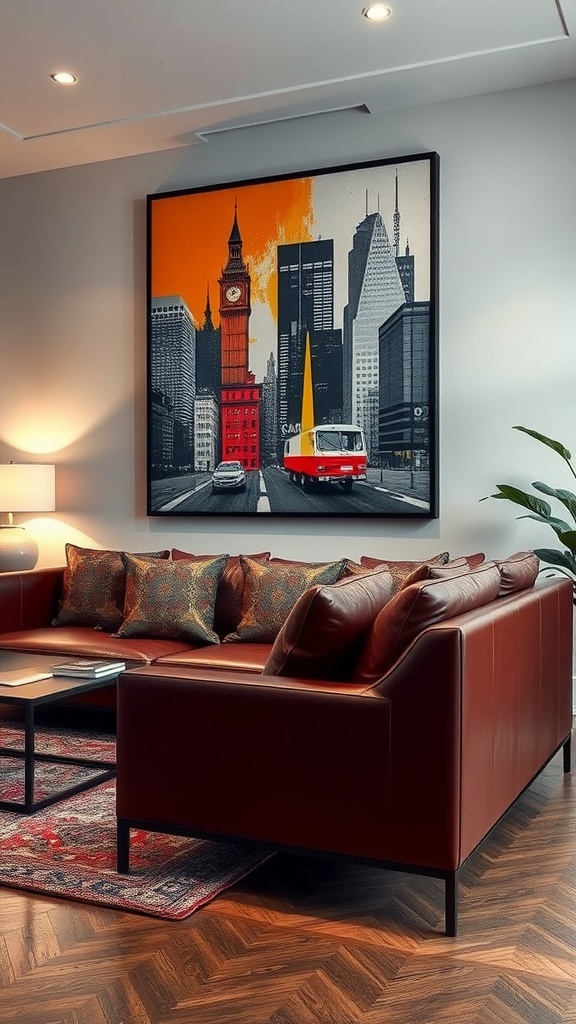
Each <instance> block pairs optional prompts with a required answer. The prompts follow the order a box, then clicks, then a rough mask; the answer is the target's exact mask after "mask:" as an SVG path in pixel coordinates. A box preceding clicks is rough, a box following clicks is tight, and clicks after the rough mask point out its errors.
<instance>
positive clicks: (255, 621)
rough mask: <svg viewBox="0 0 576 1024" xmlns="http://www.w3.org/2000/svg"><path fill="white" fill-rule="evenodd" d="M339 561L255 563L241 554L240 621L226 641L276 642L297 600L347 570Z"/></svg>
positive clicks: (341, 561) (342, 562)
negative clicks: (312, 587)
mask: <svg viewBox="0 0 576 1024" xmlns="http://www.w3.org/2000/svg"><path fill="white" fill-rule="evenodd" d="M346 561H347V559H345V558H342V559H340V561H338V562H307V563H302V562H280V561H277V562H255V561H253V560H252V559H251V558H247V557H246V556H245V555H240V564H241V565H242V572H243V573H244V589H243V591H242V610H241V614H240V621H239V623H238V626H237V628H236V630H235V631H234V632H233V633H228V635H227V636H225V637H224V643H233V642H235V641H236V642H237V641H242V642H244V643H261V644H265V643H270V644H271V643H274V640H275V639H276V636H277V635H278V633H279V632H280V629H281V628H282V626H283V625H284V622H285V620H286V619H287V618H288V615H289V614H290V612H291V610H292V608H293V607H294V605H295V604H296V601H297V600H298V598H299V597H301V595H302V594H303V593H304V591H305V590H307V589H308V587H311V586H313V585H314V584H315V583H336V580H338V579H340V577H341V576H343V575H344V573H345V571H346Z"/></svg>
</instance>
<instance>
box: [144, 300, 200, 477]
mask: <svg viewBox="0 0 576 1024" xmlns="http://www.w3.org/2000/svg"><path fill="white" fill-rule="evenodd" d="M195 344H196V331H195V327H194V321H193V319H192V314H191V313H190V310H189V309H188V307H187V305H186V303H185V302H184V300H183V299H182V298H181V297H180V296H179V295H164V296H160V297H157V298H153V299H152V300H151V304H150V391H151V394H152V398H153V403H152V413H153V415H152V449H153V453H154V459H153V461H154V463H155V465H157V466H158V470H159V472H161V473H162V472H169V471H171V470H182V469H189V468H190V467H191V466H192V465H193V461H194V398H195V395H196V350H195Z"/></svg>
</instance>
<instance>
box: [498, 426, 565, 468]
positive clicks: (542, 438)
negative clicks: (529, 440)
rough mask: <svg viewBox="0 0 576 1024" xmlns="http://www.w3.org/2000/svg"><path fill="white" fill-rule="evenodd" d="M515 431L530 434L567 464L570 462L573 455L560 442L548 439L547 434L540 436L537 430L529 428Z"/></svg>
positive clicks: (516, 428)
mask: <svg viewBox="0 0 576 1024" xmlns="http://www.w3.org/2000/svg"><path fill="white" fill-rule="evenodd" d="M513 430H521V431H522V432H523V433H524V434H529V435H530V437H533V438H534V439H535V440H536V441H541V442H542V444H546V445H548V447H549V448H552V449H553V450H554V451H555V452H557V454H558V455H560V456H561V458H563V459H564V461H565V462H570V459H571V458H572V455H571V453H570V452H569V451H568V449H567V448H565V447H564V445H563V444H562V443H561V442H560V441H553V440H552V438H551V437H546V434H539V433H538V431H537V430H530V428H529V427H513Z"/></svg>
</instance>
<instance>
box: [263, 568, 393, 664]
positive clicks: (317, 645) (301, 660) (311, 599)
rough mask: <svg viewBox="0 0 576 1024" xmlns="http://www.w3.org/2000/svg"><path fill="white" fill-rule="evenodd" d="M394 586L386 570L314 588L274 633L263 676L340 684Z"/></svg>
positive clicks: (303, 597) (306, 593)
mask: <svg viewBox="0 0 576 1024" xmlns="http://www.w3.org/2000/svg"><path fill="white" fill-rule="evenodd" d="M393 585H394V581H393V579H392V576H391V575H390V573H389V572H388V570H387V569H375V570H372V571H371V572H367V573H364V575H362V576H360V575H354V576H346V577H344V578H343V579H341V580H338V581H337V582H336V583H331V584H324V585H322V584H316V585H315V586H312V587H309V589H308V590H306V591H305V592H304V593H303V594H302V596H301V597H300V598H299V599H298V601H297V602H296V604H295V605H294V607H293V608H292V611H291V612H290V614H289V615H288V618H287V619H286V621H285V623H284V625H283V626H282V628H281V630H280V632H279V633H278V635H277V637H276V639H275V641H274V645H273V647H272V650H271V652H270V656H269V658H268V661H267V662H266V665H265V666H264V674H265V675H279V676H295V677H296V678H298V679H327V680H330V679H333V680H344V679H348V678H349V677H350V673H351V671H352V668H353V666H354V663H355V662H356V659H357V657H358V652H359V648H360V646H361V644H362V643H363V641H364V640H365V639H366V635H367V633H368V630H369V629H370V628H371V626H372V624H373V622H374V619H375V618H376V616H377V615H378V612H380V611H381V609H382V608H383V607H384V605H385V604H386V602H387V601H389V600H390V598H391V596H392V592H393Z"/></svg>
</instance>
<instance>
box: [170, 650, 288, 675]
mask: <svg viewBox="0 0 576 1024" xmlns="http://www.w3.org/2000/svg"><path fill="white" fill-rule="evenodd" d="M271 650H272V645H271V644H218V646H210V647H198V648H196V649H195V650H189V651H182V652H181V653H180V654H168V655H167V656H166V657H164V658H158V665H186V666H188V668H200V669H205V668H210V669H217V668H226V669H233V670H234V671H237V672H262V671H263V669H264V666H265V664H266V662H267V660H268V658H269V656H270V651H271Z"/></svg>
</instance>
